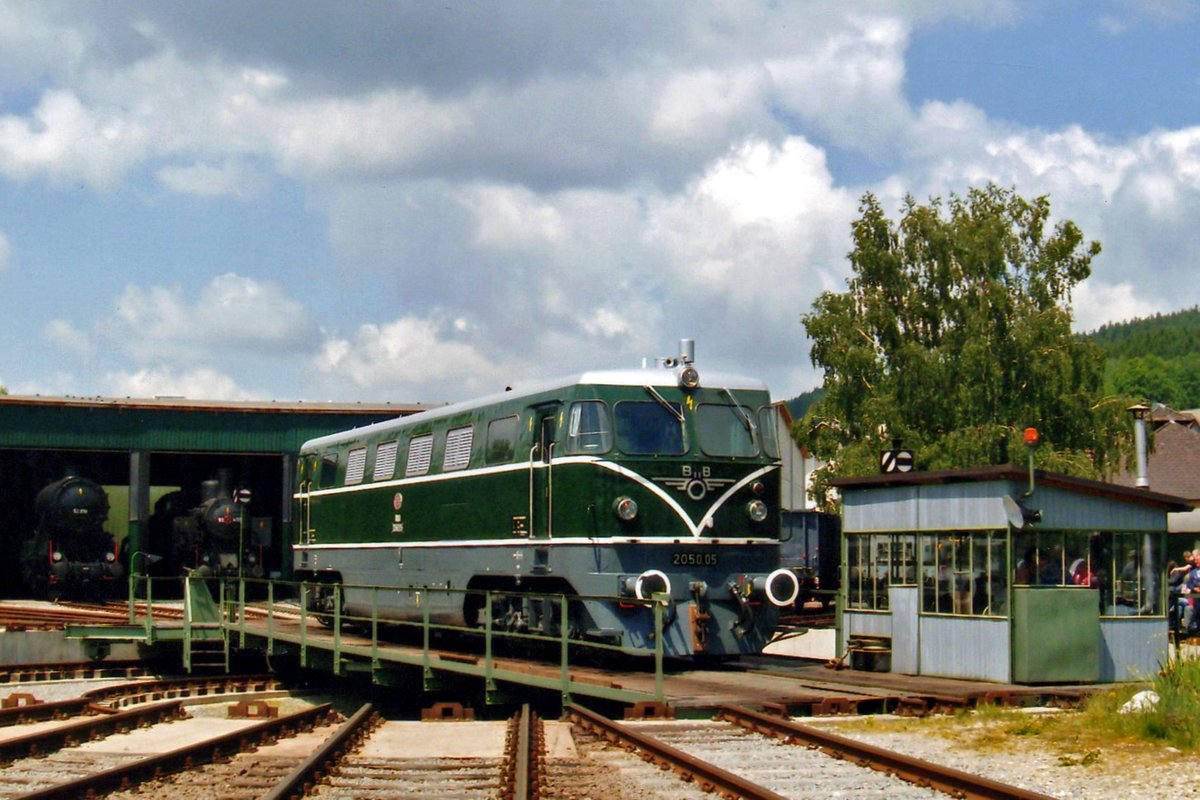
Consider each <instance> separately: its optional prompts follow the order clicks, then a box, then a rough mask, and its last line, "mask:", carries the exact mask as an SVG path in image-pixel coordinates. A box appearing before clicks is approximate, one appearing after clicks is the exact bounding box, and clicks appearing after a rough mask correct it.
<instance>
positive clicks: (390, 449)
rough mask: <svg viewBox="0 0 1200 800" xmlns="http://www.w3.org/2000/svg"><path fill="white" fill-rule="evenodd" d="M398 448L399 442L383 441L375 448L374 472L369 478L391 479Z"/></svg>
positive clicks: (376, 479)
mask: <svg viewBox="0 0 1200 800" xmlns="http://www.w3.org/2000/svg"><path fill="white" fill-rule="evenodd" d="M399 449H400V443H399V442H395V441H392V442H384V443H382V444H381V445H379V447H377V448H375V472H374V474H373V475H372V476H371V480H375V481H386V480H391V477H392V475H393V473H395V471H396V453H397V451H399Z"/></svg>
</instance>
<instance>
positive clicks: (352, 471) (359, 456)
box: [346, 447, 367, 486]
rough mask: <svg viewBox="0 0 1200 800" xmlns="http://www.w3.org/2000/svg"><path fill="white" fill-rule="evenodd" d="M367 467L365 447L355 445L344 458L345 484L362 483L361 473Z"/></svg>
mask: <svg viewBox="0 0 1200 800" xmlns="http://www.w3.org/2000/svg"><path fill="white" fill-rule="evenodd" d="M366 469H367V448H365V447H356V448H354V449H353V450H351V451H350V455H349V457H348V458H347V459H346V485H347V486H353V485H354V484H356V483H362V479H363V474H364V473H365V472H366Z"/></svg>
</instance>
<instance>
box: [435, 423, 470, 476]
mask: <svg viewBox="0 0 1200 800" xmlns="http://www.w3.org/2000/svg"><path fill="white" fill-rule="evenodd" d="M474 438H475V429H474V428H473V427H471V426H470V425H467V426H466V427H463V428H453V429H451V430H449V431H447V432H446V453H445V455H443V457H442V472H454V471H455V470H460V469H466V468H467V465H468V464H470V463H471V442H472V441H473V440H474Z"/></svg>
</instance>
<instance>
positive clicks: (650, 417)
mask: <svg viewBox="0 0 1200 800" xmlns="http://www.w3.org/2000/svg"><path fill="white" fill-rule="evenodd" d="M614 414H615V415H616V428H617V446H618V447H620V448H621V450H622V451H624V452H626V453H630V454H632V455H663V456H681V455H683V454H684V453H686V452H687V444H686V442H685V441H684V438H683V411H682V409H681V408H680V405H679V403H667V404H665V405H664V404H661V403H658V402H656V401H653V400H647V401H636V400H626V401H624V402H621V403H617V407H616V409H615V410H614Z"/></svg>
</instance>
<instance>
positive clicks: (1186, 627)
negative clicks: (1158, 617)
mask: <svg viewBox="0 0 1200 800" xmlns="http://www.w3.org/2000/svg"><path fill="white" fill-rule="evenodd" d="M1167 591H1168V592H1170V596H1171V628H1172V629H1176V627H1175V626H1176V625H1178V626H1179V627H1178V628H1177V630H1179V631H1180V632H1181V633H1184V634H1189V635H1190V634H1194V633H1198V632H1200V613H1198V612H1200V550H1192V551H1185V552H1184V554H1183V563H1181V564H1176V563H1175V562H1174V561H1172V562H1170V563H1169V564H1167Z"/></svg>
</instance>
